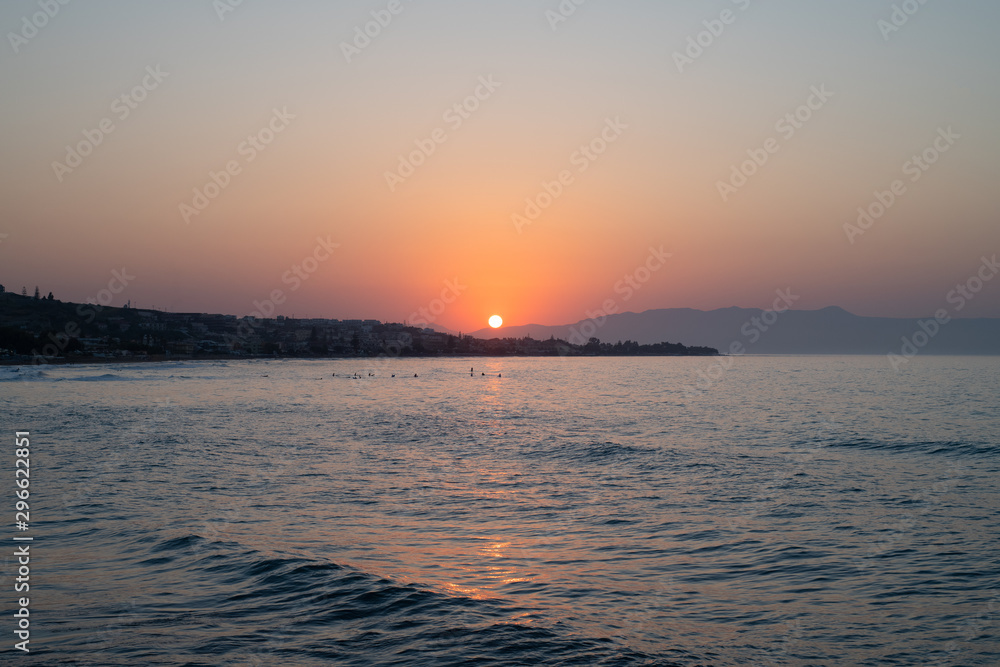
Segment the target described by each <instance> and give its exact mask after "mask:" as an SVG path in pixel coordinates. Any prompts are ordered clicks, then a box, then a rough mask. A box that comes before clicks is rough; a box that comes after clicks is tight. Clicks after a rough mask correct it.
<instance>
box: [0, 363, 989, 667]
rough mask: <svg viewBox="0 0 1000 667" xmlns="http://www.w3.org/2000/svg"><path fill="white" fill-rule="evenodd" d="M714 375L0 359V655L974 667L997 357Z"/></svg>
mask: <svg viewBox="0 0 1000 667" xmlns="http://www.w3.org/2000/svg"><path fill="white" fill-rule="evenodd" d="M730 361H731V362H732V364H731V366H727V367H726V368H720V369H715V368H714V367H713V364H718V363H720V362H719V361H718V360H711V359H682V358H655V359H548V360H545V359H473V360H462V359H457V360H414V361H406V360H396V361H393V362H391V364H390V365H387V366H374V367H369V366H365V365H364V362H356V363H355V362H350V361H331V362H205V363H166V364H156V365H154V364H144V365H111V366H87V367H80V366H78V367H58V368H57V367H49V368H44V369H39V368H25V369H22V370H21V371H20V372H16V373H15V372H14V371H13V369H10V368H2V369H0V404H2V406H3V414H4V415H5V418H4V428H5V429H6V431H7V432H8V434H9V435H10V436H11V438H9V440H12V436H13V431H14V430H30V431H31V433H32V478H31V480H32V486H31V489H32V520H33V523H32V528H31V531H30V534H31V535H33V536H34V537H35V541H34V542H33V543H32V550H33V557H32V589H31V600H32V602H31V605H32V606H31V609H32V611H31V613H32V616H31V621H32V626H31V627H32V631H33V632H32V637H31V647H32V652H31V654H30V655H28V656H21V655H15V653H14V652H13V651H12V650H11V649H12V646H13V643H14V641H16V639H15V638H14V636H13V634H12V632H11V631H12V630H13V627H14V626H13V617H11V616H9V615H6V618H7V619H8V620H7V621H5V622H4V624H3V627H4V636H5V637H7V642H8V645H7V646H4V647H3V649H2V652H0V662H3V663H4V664H7V663H10V664H46V665H50V664H77V665H160V664H163V665H181V664H187V665H218V664H227V665H228V664H232V665H276V664H290V665H328V664H336V665H390V664H392V665H425V664H434V665H460V664H485V665H491V664H495V665H530V664H552V665H672V664H677V665H746V664H760V665H786V664H787V665H839V664H888V665H915V664H921V665H924V664H942V665H995V664H1000V642H998V640H997V635H998V630H1000V558H998V556H997V553H998V550H997V536H998V534H1000V519H998V515H997V507H998V489H997V481H998V470H1000V439H998V438H1000V409H998V408H1000V396H998V391H997V387H998V379H1000V359H997V358H958V357H950V358H947V357H937V358H935V357H926V358H922V359H921V358H916V359H914V360H913V362H911V364H909V365H908V367H907V369H906V370H904V371H903V372H901V373H898V374H897V373H895V372H893V370H892V369H891V368H890V367H889V366H888V364H887V363H886V361H885V359H884V358H882V357H877V358H876V357H772V358H750V357H744V358H734V359H732V360H730ZM727 363H728V362H727ZM470 366H475V367H476V371H475V374H474V375H473V376H472V377H470V374H469V372H468V369H469V367H470ZM354 371H359V372H361V374H362V375H363V376H364V377H363V378H362V379H357V380H354V379H348V378H347V377H343V376H345V375H348V374H350V373H353V372H354ZM368 372H373V373H375V377H368V376H367V373H368ZM481 372H486V373H487V375H486V376H482V375H480V373H481ZM332 373H336V374H337V376H338V377H332V376H331V374H332ZM392 373H395V374H396V376H397V377H395V378H392V377H390V375H391V374H392ZM414 373H416V374H417V375H418V376H419V377H416V378H414V377H413V375H414ZM499 373H502V375H503V377H502V378H501V377H497V375H498V374H499ZM706 377H711V378H712V380H711V382H710V383H709V382H706V381H705V380H704V378H706ZM12 479H13V475H12V473H11V474H8V475H6V480H7V481H5V482H3V488H5V489H7V488H12V484H11V480H12ZM4 495H5V497H10V498H12V493H5V494H4ZM10 505H11V508H10V511H11V514H13V500H11V501H10ZM14 534H15V531H14V530H13V528H10V529H9V530H8V536H7V537H5V538H4V539H6V540H8V543H9V544H13V543H12V542H10V541H9V540H10V538H11V537H12V536H13V535H14ZM7 551H8V552H12V549H7ZM4 564H5V568H4V577H5V580H6V581H8V582H9V581H11V578H12V577H13V576H14V567H15V565H14V563H13V558H11V557H10V556H6V555H5V563H4ZM4 588H5V590H8V593H7V594H6V597H5V598H4V604H5V608H8V609H13V606H14V604H15V599H16V598H15V594H14V593H13V592H11V591H10V588H11V587H10V586H4ZM15 661H16V662H15Z"/></svg>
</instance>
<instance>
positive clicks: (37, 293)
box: [35, 285, 42, 299]
mask: <svg viewBox="0 0 1000 667" xmlns="http://www.w3.org/2000/svg"><path fill="white" fill-rule="evenodd" d="M35 298H36V299H41V298H42V293H41V292H39V291H38V285H35Z"/></svg>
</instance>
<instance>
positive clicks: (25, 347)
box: [0, 289, 718, 364]
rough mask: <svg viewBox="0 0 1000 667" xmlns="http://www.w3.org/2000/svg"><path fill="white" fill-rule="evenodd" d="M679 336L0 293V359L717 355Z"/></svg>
mask: <svg viewBox="0 0 1000 667" xmlns="http://www.w3.org/2000/svg"><path fill="white" fill-rule="evenodd" d="M716 354H718V351H717V350H715V349H714V348H708V347H688V346H685V345H681V344H679V343H658V344H655V345H639V344H638V343H635V342H633V341H618V342H616V343H614V344H612V343H602V342H601V341H600V340H598V339H597V338H591V339H589V340H587V341H582V340H581V341H578V342H577V341H574V342H569V341H565V340H559V339H555V338H549V339H548V340H535V339H532V338H530V337H523V338H496V339H481V338H475V337H472V336H468V335H463V334H462V333H458V334H451V333H445V332H441V331H436V330H434V329H430V328H421V327H416V326H411V325H409V324H407V323H405V322H404V323H386V322H380V321H378V320H356V319H354V320H338V319H324V318H308V319H293V318H290V317H285V316H283V315H277V316H275V317H271V318H256V317H252V316H245V317H237V316H235V315H221V314H207V313H171V312H164V311H159V310H150V309H145V308H133V307H131V306H130V305H129V304H126V305H125V306H124V307H121V308H114V307H107V306H101V305H98V304H96V303H84V304H77V303H67V302H62V301H58V300H56V299H55V298H54V297H53V296H52V294H51V293H49V294H48V296H45V297H43V296H42V295H41V293H40V292H39V291H38V290H37V289H36V291H35V293H34V295H33V296H29V295H28V294H27V292H26V290H23V291H22V293H21V294H16V293H13V292H7V291H5V290H4V291H3V292H0V363H7V364H32V363H34V364H42V363H72V362H90V363H93V362H100V361H109V360H115V361H156V360H164V359H190V358H206V359H207V358H255V357H304V358H323V357H378V356H390V357H408V356H446V355H453V356H611V355H623V356H624V355H630V356H632V355H659V356H682V355H683V356H691V355H696V356H711V355H716Z"/></svg>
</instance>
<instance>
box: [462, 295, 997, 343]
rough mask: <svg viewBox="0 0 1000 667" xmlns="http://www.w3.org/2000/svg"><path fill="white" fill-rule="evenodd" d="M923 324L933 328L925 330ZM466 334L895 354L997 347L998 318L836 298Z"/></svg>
mask: <svg viewBox="0 0 1000 667" xmlns="http://www.w3.org/2000/svg"><path fill="white" fill-rule="evenodd" d="M768 322H771V324H768ZM921 322H923V324H924V327H921ZM931 332H933V335H928V334H929V333H931ZM469 335H471V336H475V337H477V338H507V337H511V338H520V337H523V336H530V337H532V338H536V339H542V338H548V337H549V336H555V337H556V338H563V339H566V340H571V341H573V340H574V338H575V339H576V342H579V339H580V338H581V337H582V338H583V340H584V341H585V340H586V339H587V338H589V337H591V336H593V337H595V338H599V339H601V340H602V341H604V342H608V343H615V342H617V341H619V340H622V341H624V340H633V341H636V342H638V343H654V342H659V341H670V342H672V343H683V344H686V345H694V344H696V345H708V346H711V347H715V348H718V350H719V351H720V352H722V353H728V352H729V351H730V349H731V345H732V344H733V343H734V342H739V343H742V344H743V346H744V348H745V350H744V351H745V352H746V353H747V354H887V353H889V352H894V353H896V354H899V353H900V349H901V348H902V346H903V344H904V341H903V339H904V338H906V339H907V340H908V341H910V342H911V343H912V344H914V345H915V348H916V349H917V350H919V351H920V352H925V353H936V354H1000V319H995V318H992V319H985V318H983V319H952V320H951V321H949V322H947V323H945V324H936V323H934V322H933V318H924V319H904V318H888V317H862V316H859V315H854V314H852V313H849V312H847V311H846V310H844V309H843V308H839V307H836V306H831V307H828V308H823V309H821V310H789V311H786V312H784V313H780V314H775V313H770V314H768V315H766V316H765V311H763V310H761V309H758V308H736V307H732V308H720V309H718V310H710V311H704V310H694V309H691V308H666V309H658V310H647V311H645V312H642V313H619V314H617V315H609V316H608V317H607V320H606V321H605V322H603V324H601V323H600V322H598V321H596V320H581V321H579V322H576V323H575V324H572V325H561V326H545V325H540V324H529V325H525V326H505V327H503V328H501V329H499V330H497V329H489V328H487V329H480V330H479V331H473V332H470V334H469Z"/></svg>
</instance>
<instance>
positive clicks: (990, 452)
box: [825, 438, 1000, 457]
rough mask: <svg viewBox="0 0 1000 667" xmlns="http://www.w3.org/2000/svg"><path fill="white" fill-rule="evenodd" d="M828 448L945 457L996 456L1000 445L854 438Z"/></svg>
mask: <svg viewBox="0 0 1000 667" xmlns="http://www.w3.org/2000/svg"><path fill="white" fill-rule="evenodd" d="M825 446H826V447H832V448H842V449H867V450H872V451H883V452H902V453H921V454H933V455H944V456H973V457H982V456H996V455H997V454H1000V444H997V443H989V442H960V441H955V440H897V441H886V440H876V439H872V438H852V439H850V440H841V441H837V442H830V443H827V444H826V445H825Z"/></svg>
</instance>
